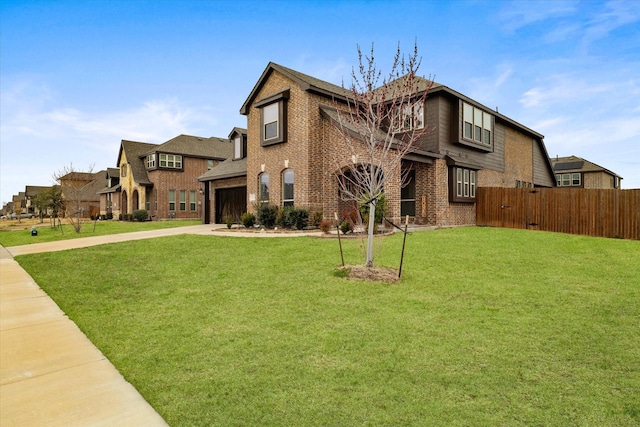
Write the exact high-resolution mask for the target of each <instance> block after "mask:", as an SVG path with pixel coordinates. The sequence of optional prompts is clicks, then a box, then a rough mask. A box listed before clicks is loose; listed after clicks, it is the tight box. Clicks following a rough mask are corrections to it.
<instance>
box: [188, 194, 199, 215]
mask: <svg viewBox="0 0 640 427" xmlns="http://www.w3.org/2000/svg"><path fill="white" fill-rule="evenodd" d="M197 194H198V193H197V192H196V190H191V191H189V211H190V212H195V211H196V210H197V209H198V199H197V198H198V195H197Z"/></svg>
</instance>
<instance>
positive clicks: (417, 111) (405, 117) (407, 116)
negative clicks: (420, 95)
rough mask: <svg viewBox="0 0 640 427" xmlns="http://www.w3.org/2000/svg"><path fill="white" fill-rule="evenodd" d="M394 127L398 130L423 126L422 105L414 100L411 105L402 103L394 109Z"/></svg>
mask: <svg viewBox="0 0 640 427" xmlns="http://www.w3.org/2000/svg"><path fill="white" fill-rule="evenodd" d="M394 119H395V120H396V129H395V130H398V131H409V130H414V129H422V128H423V127H424V105H423V103H422V102H416V103H415V104H411V105H404V106H402V107H397V108H396V109H395V117H394Z"/></svg>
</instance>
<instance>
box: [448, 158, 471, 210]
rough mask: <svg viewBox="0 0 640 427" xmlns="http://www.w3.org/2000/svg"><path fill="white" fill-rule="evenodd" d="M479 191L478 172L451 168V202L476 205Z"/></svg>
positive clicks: (463, 168) (464, 168)
mask: <svg viewBox="0 0 640 427" xmlns="http://www.w3.org/2000/svg"><path fill="white" fill-rule="evenodd" d="M477 190H478V170H476V169H472V168H468V167H463V166H456V165H453V166H451V167H450V168H449V199H450V201H451V202H458V203H475V202H476V194H477Z"/></svg>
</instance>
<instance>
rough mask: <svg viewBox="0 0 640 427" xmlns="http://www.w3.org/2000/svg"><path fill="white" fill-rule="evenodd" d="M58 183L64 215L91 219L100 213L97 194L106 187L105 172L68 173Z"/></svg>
mask: <svg viewBox="0 0 640 427" xmlns="http://www.w3.org/2000/svg"><path fill="white" fill-rule="evenodd" d="M59 181H60V190H61V192H62V198H63V199H64V204H65V215H70V216H78V215H79V216H80V217H82V218H91V217H95V216H97V215H98V214H99V213H100V197H99V195H98V192H99V191H100V190H102V189H103V188H104V187H105V185H106V180H105V171H103V170H102V171H99V172H70V173H68V174H66V175H64V176H62V177H60V178H59Z"/></svg>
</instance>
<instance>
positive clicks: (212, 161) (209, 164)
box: [207, 159, 216, 171]
mask: <svg viewBox="0 0 640 427" xmlns="http://www.w3.org/2000/svg"><path fill="white" fill-rule="evenodd" d="M215 165H216V164H215V162H214V160H213V159H209V160H207V170H208V171H209V170H211V169H213V167H214V166H215Z"/></svg>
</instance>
